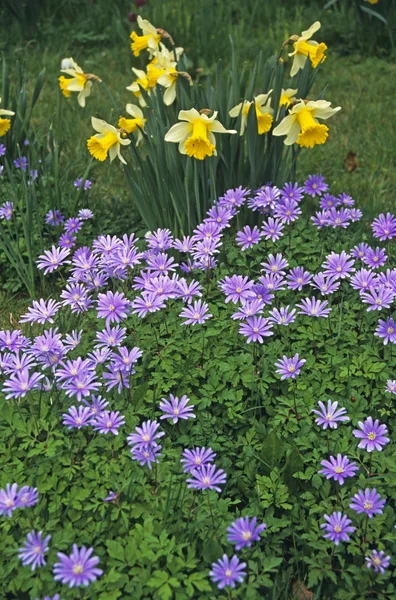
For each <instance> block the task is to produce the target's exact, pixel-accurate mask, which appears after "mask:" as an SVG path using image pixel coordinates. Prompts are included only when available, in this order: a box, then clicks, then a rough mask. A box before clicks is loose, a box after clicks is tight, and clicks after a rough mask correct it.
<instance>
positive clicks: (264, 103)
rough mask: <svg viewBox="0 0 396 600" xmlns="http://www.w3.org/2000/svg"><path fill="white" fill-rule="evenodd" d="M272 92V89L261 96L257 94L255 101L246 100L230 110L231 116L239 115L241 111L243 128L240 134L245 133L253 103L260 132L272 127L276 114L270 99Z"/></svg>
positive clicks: (265, 131)
mask: <svg viewBox="0 0 396 600" xmlns="http://www.w3.org/2000/svg"><path fill="white" fill-rule="evenodd" d="M271 92H272V90H271V91H270V92H269V93H268V94H260V95H259V96H255V98H254V100H253V101H249V100H244V101H243V102H240V103H239V104H237V105H236V106H234V107H233V108H232V109H231V110H230V112H229V115H230V117H237V116H238V115H239V114H240V113H241V129H240V132H239V135H243V133H244V131H245V129H246V125H247V119H248V115H249V110H250V107H251V106H252V105H253V104H254V107H255V111H256V119H257V132H258V134H259V135H262V134H263V133H267V132H268V131H269V130H270V129H271V126H272V121H273V114H274V111H273V109H272V108H271V106H270V100H269V96H270V94H271Z"/></svg>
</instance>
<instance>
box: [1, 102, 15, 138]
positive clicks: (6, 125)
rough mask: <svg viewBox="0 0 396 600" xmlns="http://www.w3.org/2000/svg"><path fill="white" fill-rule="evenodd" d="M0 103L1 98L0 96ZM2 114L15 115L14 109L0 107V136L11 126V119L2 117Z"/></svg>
mask: <svg viewBox="0 0 396 600" xmlns="http://www.w3.org/2000/svg"><path fill="white" fill-rule="evenodd" d="M0 104H1V98H0ZM2 115H5V116H9V117H12V116H13V115H15V113H14V111H12V110H6V109H5V108H0V137H3V135H5V134H6V133H7V131H8V130H9V129H10V127H11V119H3V118H2Z"/></svg>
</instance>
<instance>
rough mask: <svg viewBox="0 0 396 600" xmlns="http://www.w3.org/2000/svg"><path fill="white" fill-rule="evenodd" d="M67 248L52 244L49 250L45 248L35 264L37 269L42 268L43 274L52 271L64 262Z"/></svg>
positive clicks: (67, 253)
mask: <svg viewBox="0 0 396 600" xmlns="http://www.w3.org/2000/svg"><path fill="white" fill-rule="evenodd" d="M69 254H70V249H69V248H56V247H55V246H52V248H51V250H45V251H44V254H41V255H40V256H39V257H38V260H37V266H38V268H39V269H44V275H47V273H52V271H55V269H57V268H58V267H59V265H61V264H62V263H64V262H65V259H66V258H67V257H68V256H69Z"/></svg>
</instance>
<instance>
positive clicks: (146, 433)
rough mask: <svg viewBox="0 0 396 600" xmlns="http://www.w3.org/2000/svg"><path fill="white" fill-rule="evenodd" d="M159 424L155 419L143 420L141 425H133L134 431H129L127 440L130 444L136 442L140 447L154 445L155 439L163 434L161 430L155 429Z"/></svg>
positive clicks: (155, 443)
mask: <svg viewBox="0 0 396 600" xmlns="http://www.w3.org/2000/svg"><path fill="white" fill-rule="evenodd" d="M159 426H160V424H159V423H157V421H150V420H148V421H144V423H142V426H141V427H135V432H136V433H131V434H130V435H129V436H128V438H127V440H128V444H129V445H130V446H131V445H133V444H136V445H137V446H138V447H140V448H147V447H149V446H154V447H155V446H156V445H157V440H159V438H161V437H162V436H163V435H165V432H163V431H157V429H158V427H159Z"/></svg>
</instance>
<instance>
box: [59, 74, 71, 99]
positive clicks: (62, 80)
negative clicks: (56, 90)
mask: <svg viewBox="0 0 396 600" xmlns="http://www.w3.org/2000/svg"><path fill="white" fill-rule="evenodd" d="M58 81H59V87H60V89H61V92H62V94H63V95H64V96H65V98H68V97H69V96H70V94H71V91H70V90H68V89H67V86H68V84H69V83H70V81H71V79H69V78H66V77H64V76H63V75H61V76H60V77H59V80H58Z"/></svg>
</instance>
